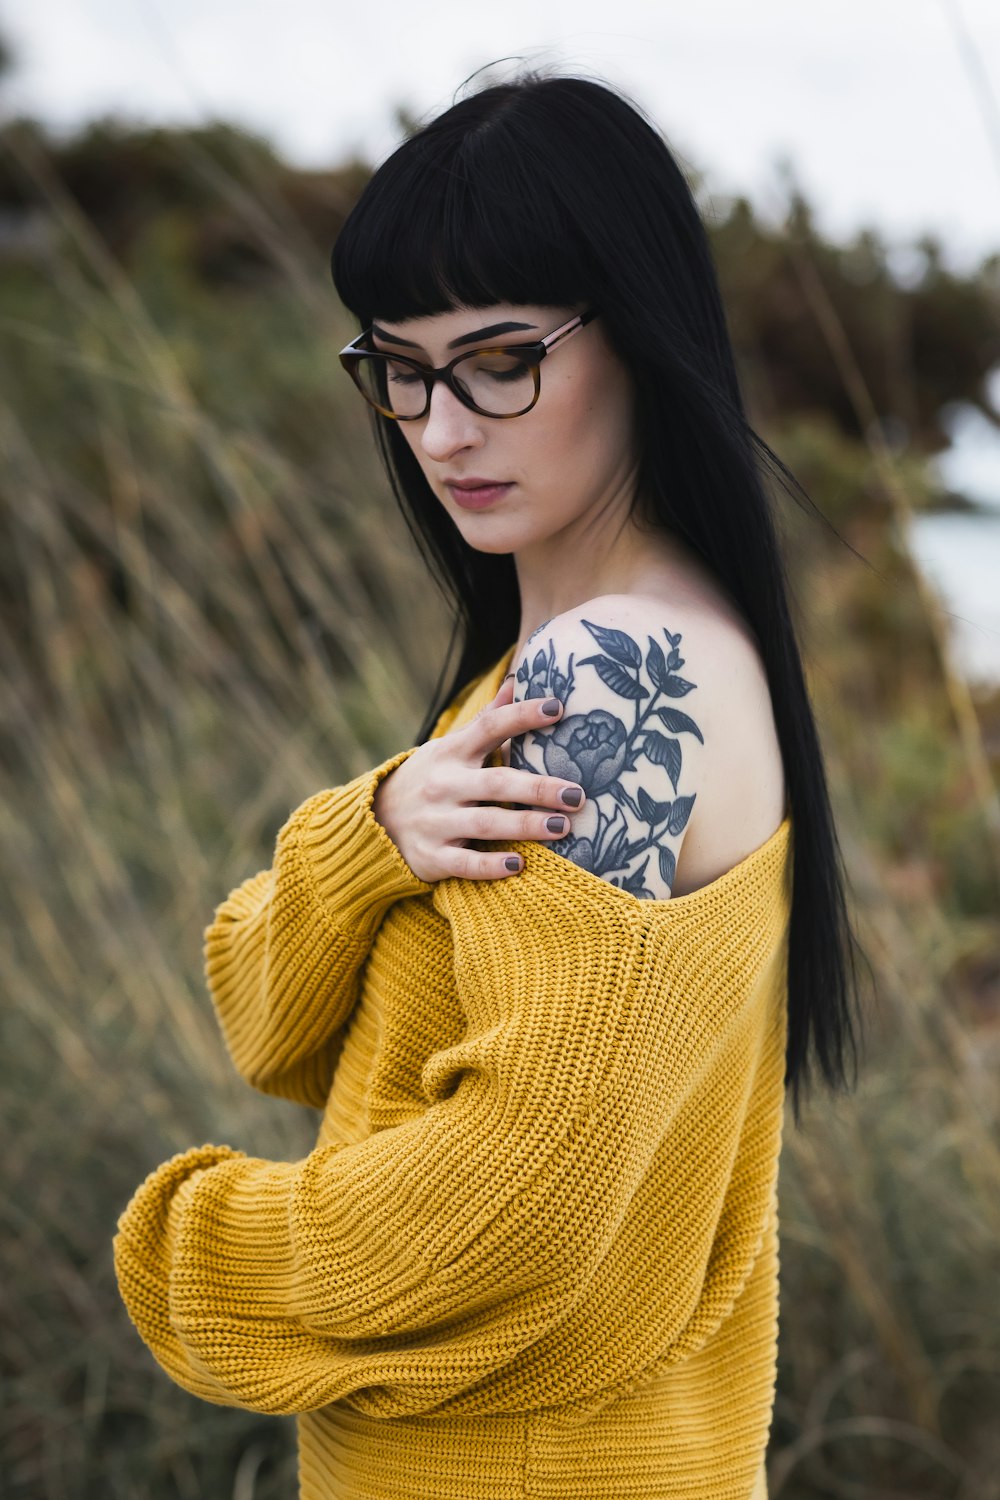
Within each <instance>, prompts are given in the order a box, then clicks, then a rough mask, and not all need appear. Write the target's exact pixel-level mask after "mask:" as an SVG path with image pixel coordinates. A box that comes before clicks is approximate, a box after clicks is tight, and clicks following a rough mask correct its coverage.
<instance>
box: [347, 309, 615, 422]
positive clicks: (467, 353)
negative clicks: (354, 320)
mask: <svg viewBox="0 0 1000 1500" xmlns="http://www.w3.org/2000/svg"><path fill="white" fill-rule="evenodd" d="M599 312H600V309H599V308H596V307H590V308H588V309H587V310H586V312H582V313H577V314H576V315H575V316H574V317H572V318H570V319H569V321H568V322H567V323H562V324H560V326H559V327H558V328H554V329H553V330H552V332H551V333H549V334H546V336H545V338H543V339H540V340H539V341H538V342H537V343H532V344H502V345H495V346H494V345H484V346H482V347H480V348H476V349H464V350H463V351H462V353H461V354H456V356H455V358H454V359H452V360H449V362H448V363H447V364H446V365H441V366H439V367H438V368H437V369H435V368H433V367H432V366H431V365H424V364H421V363H420V361H419V360H416V359H410V358H408V357H407V356H406V355H403V354H393V353H390V351H389V350H386V349H373V348H371V347H369V348H364V347H363V345H364V343H365V340H366V339H370V338H371V333H372V330H371V329H370V328H366V329H365V331H364V333H359V334H358V336H357V338H356V339H352V340H351V342H350V343H349V344H347V345H345V347H344V348H343V349H341V351H340V356H339V357H340V363H341V364H342V365H343V367H344V369H345V370H346V371H347V373H348V375H350V377H351V379H352V380H353V381H354V384H355V385H356V386H357V388H358V390H359V391H360V392H361V394H362V396H364V398H365V400H366V401H367V402H368V404H369V405H370V406H373V407H374V408H375V410H376V411H378V412H381V414H382V416H383V417H391V419H392V420H393V421H394V422H419V421H420V420H421V418H422V417H426V415H427V412H428V410H429V408H430V404H431V391H432V389H433V386H434V382H435V380H443V381H444V382H445V384H446V385H447V386H448V388H449V390H451V391H452V392H453V393H454V394H455V395H456V396H457V397H458V399H459V401H461V403H462V405H463V406H467V407H468V408H469V410H470V411H475V412H478V413H479V415H480V416H481V417H493V418H495V419H496V420H497V421H498V422H505V421H507V420H508V419H509V418H510V417H523V416H524V414H525V412H529V411H530V410H531V408H532V407H533V406H534V404H535V402H536V401H537V400H538V395H539V392H540V390H541V386H542V377H541V371H540V369H539V366H540V365H541V362H542V360H543V359H544V358H545V356H546V355H547V354H549V353H551V351H552V350H553V349H554V348H555V347H556V345H557V344H560V343H562V342H563V341H564V340H566V339H568V338H572V336H573V334H574V333H578V332H579V331H580V329H581V328H584V327H586V325H587V324H588V323H589V322H590V321H591V320H592V319H593V318H596V317H597V316H598V314H599ZM476 354H517V355H519V356H520V358H521V359H523V360H524V362H525V364H527V365H528V366H529V367H530V369H531V374H532V379H533V381H534V386H535V390H534V394H533V396H532V398H531V400H530V401H529V402H528V405H527V406H523V407H522V408H521V410H520V411H508V412H495V411H485V410H484V409H483V408H482V407H481V406H477V404H476V402H475V401H473V399H472V397H471V396H470V395H469V393H468V391H465V390H463V389H462V387H461V386H460V385H459V384H458V381H457V380H456V379H455V377H454V375H453V373H452V372H453V370H454V368H455V366H456V365H458V364H461V362H462V360H465V359H470V358H471V357H472V356H473V355H476ZM373 357H374V358H375V359H387V358H389V359H391V360H392V362H393V364H394V365H397V364H398V365H407V366H408V367H409V368H410V369H411V370H413V371H415V373H416V374H418V375H420V376H421V377H422V378H423V382H424V390H425V393H426V400H425V402H424V407H423V410H422V411H418V412H414V413H413V414H412V415H408V416H400V414H399V412H395V411H389V410H388V409H387V408H386V407H384V406H382V405H381V403H380V402H378V401H375V400H373V399H372V397H371V395H370V394H369V393H368V391H366V390H365V388H364V386H363V385H362V384H361V365H362V363H363V362H364V361H365V360H370V359H372V358H373Z"/></svg>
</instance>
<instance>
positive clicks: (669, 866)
mask: <svg viewBox="0 0 1000 1500" xmlns="http://www.w3.org/2000/svg"><path fill="white" fill-rule="evenodd" d="M676 873H677V861H676V859H675V858H674V851H673V850H672V849H661V850H660V879H661V880H662V881H663V882H664V884H665V885H668V886H669V887H670V889H671V891H673V888H674V876H675V875H676Z"/></svg>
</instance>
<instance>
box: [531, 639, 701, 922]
mask: <svg viewBox="0 0 1000 1500" xmlns="http://www.w3.org/2000/svg"><path fill="white" fill-rule="evenodd" d="M549 623H550V621H546V622H545V625H547V624H549ZM582 623H583V624H584V625H585V626H586V627H587V629H588V630H589V631H590V633H591V635H592V636H593V637H594V639H595V641H596V642H597V644H598V646H599V647H600V648H601V649H600V651H599V652H598V653H596V654H595V655H593V656H585V657H582V658H581V659H579V660H578V661H577V662H576V663H575V664H574V661H573V653H572V652H571V653H570V656H569V660H568V662H567V664H566V669H565V671H563V670H562V668H561V667H560V666H559V665H558V664H557V662H556V659H555V649H554V647H553V644H552V640H551V637H550V639H549V644H548V650H547V651H545V650H543V649H539V650H538V651H537V652H536V653H535V656H534V657H533V658H531V657H530V654H529V653H528V651H527V646H528V645H530V644H531V642H532V641H533V640H534V639H535V637H536V636H538V635H539V634H540V633H541V631H543V630H544V629H545V625H540V626H539V627H538V629H537V630H536V631H534V632H533V633H532V635H531V636H530V637H529V638H528V641H527V643H526V649H525V655H524V658H523V660H522V661H521V665H520V667H519V668H518V671H517V673H516V681H517V682H518V683H519V684H521V685H522V687H523V691H522V693H521V695H520V696H521V697H522V698H558V699H559V700H560V702H561V703H562V705H563V715H562V717H561V718H560V720H559V721H558V723H557V724H554V725H553V726H552V728H551V729H546V730H544V732H541V733H538V732H536V731H534V730H529V731H526V733H528V734H534V735H535V738H536V740H537V742H538V745H539V747H540V749H541V754H542V759H543V761H544V764H545V770H546V771H547V772H548V774H549V775H550V776H559V777H564V778H566V779H567V780H570V781H576V782H578V783H579V784H580V786H582V787H583V789H584V791H585V792H586V794H587V803H586V804H585V811H584V816H586V814H587V813H588V812H589V813H590V824H589V826H588V832H587V834H586V835H584V834H582V833H581V832H578V831H577V832H572V831H571V832H570V833H568V834H567V835H566V837H565V838H563V839H558V840H553V841H552V842H551V847H552V848H554V849H555V850H556V852H557V853H559V854H563V855H565V856H566V857H567V858H568V859H570V860H572V861H573V863H574V864H577V865H580V866H582V867H583V868H584V869H585V870H590V871H591V872H592V873H593V874H595V875H599V876H601V877H602V878H603V879H606V880H609V881H610V883H611V884H612V885H616V886H619V887H620V888H621V889H622V890H625V891H628V892H630V893H631V894H632V895H633V896H638V897H640V898H642V899H644V900H647V899H648V900H655V899H656V892H655V891H652V890H650V889H649V888H648V887H647V885H646V872H647V868H648V865H649V861H650V859H651V858H652V857H654V856H655V858H656V860H657V865H658V869H659V875H660V879H661V881H662V882H663V883H664V884H665V885H666V886H668V887H670V889H671V890H672V889H673V884H674V877H675V874H676V860H675V857H674V852H673V850H672V849H671V848H669V847H668V846H667V844H666V843H665V842H664V840H665V839H666V838H667V837H668V836H670V835H677V834H679V833H681V832H683V830H684V828H685V827H686V826H687V822H688V819H689V818H690V816H691V809H692V807H693V806H694V802H695V797H694V796H678V795H677V784H678V781H679V780H680V774H681V766H682V759H683V757H682V751H681V742H680V739H679V738H678V736H680V735H682V734H693V735H694V736H695V738H696V739H697V740H699V741H700V742H701V743H702V744H704V738H703V736H702V733H701V730H700V729H699V728H698V726H697V724H696V723H695V722H694V720H693V719H691V718H689V717H688V715H687V714H684V713H681V711H680V710H679V709H677V708H675V707H674V706H673V704H672V703H671V701H670V700H671V699H678V698H683V697H685V696H686V695H687V694H688V693H689V692H691V690H692V688H694V686H695V684H694V683H693V682H688V681H687V679H686V678H684V677H681V676H680V675H678V674H679V672H680V668H681V667H683V665H684V659H683V657H682V656H681V654H680V651H679V650H678V647H679V645H680V641H681V635H680V632H678V633H677V634H676V635H671V633H670V631H669V630H667V629H666V628H664V631H663V634H664V636H665V637H666V640H667V642H668V647H669V649H668V650H667V651H666V652H664V649H663V647H662V646H661V645H660V644H659V642H658V641H656V640H654V638H653V637H652V636H648V637H647V639H648V641H649V649H648V651H647V652H646V655H645V661H644V660H643V653H642V650H641V649H640V647H639V646H638V645H637V644H636V642H635V641H634V640H633V639H632V637H631V636H630V635H629V634H628V633H627V632H626V631H624V630H611V629H607V628H606V627H604V626H601V625H595V624H593V623H592V622H591V621H590V620H584V621H583V622H582ZM582 667H587V668H589V669H591V670H593V671H594V672H596V673H597V675H598V677H599V678H600V679H601V681H602V682H603V683H604V685H605V687H608V688H610V689H611V691H612V692H613V693H614V694H615V695H616V696H617V697H619V698H621V699H622V708H621V713H620V714H618V713H613V712H609V711H608V710H607V709H603V708H592V709H591V710H590V711H589V712H588V713H572V712H568V711H567V710H568V709H569V700H570V699H571V697H572V695H573V689H574V685H575V680H576V672H577V671H578V670H579V669H580V668H582ZM647 682H649V683H652V688H653V691H652V692H650V689H649V687H647V686H646V683H647ZM646 700H648V701H646ZM661 700H662V701H661ZM629 710H631V713H630V711H629ZM627 718H630V719H631V723H626V722H625V720H626V719H627ZM665 730H666V731H667V733H664V731H665ZM525 737H526V736H525V735H518V736H516V737H515V738H514V739H512V740H511V747H510V764H511V765H512V766H515V767H517V768H518V769H519V770H526V771H532V770H537V767H536V766H533V765H531V764H530V763H529V761H528V760H526V759H525V756H524V751H523V748H522V746H523V742H524V740H525ZM655 767H663V768H665V770H666V773H667V775H668V777H669V778H670V784H671V786H672V787H673V791H674V796H673V797H672V798H670V799H668V800H666V801H663V800H660V801H658V800H656V799H655V798H654V797H653V796H652V795H651V794H650V791H649V785H650V784H652V783H653V782H654V777H655V775H656V773H655V771H654V769H653V768H655ZM626 772H634V773H636V775H637V776H638V777H644V779H645V780H646V782H647V785H641V784H640V785H638V786H635V785H634V783H633V789H632V791H629V790H627V789H626V787H625V786H624V785H623V784H622V776H623V775H624V774H625V773H626ZM575 827H576V828H577V829H579V827H580V822H577V824H576V825H575ZM635 861H640V862H639V863H638V865H637V867H636V868H634V869H630V867H631V866H632V865H633V864H634V862H635Z"/></svg>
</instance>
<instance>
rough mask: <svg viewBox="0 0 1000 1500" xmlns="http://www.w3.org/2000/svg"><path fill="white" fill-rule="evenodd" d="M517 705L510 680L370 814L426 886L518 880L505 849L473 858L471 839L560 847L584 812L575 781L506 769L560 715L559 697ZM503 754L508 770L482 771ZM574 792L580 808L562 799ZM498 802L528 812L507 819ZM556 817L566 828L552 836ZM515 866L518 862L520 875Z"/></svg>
mask: <svg viewBox="0 0 1000 1500" xmlns="http://www.w3.org/2000/svg"><path fill="white" fill-rule="evenodd" d="M513 699H514V678H513V676H510V677H508V678H507V679H506V680H505V681H504V682H502V683H501V684H500V687H499V688H498V689H497V692H496V695H495V697H494V698H493V700H492V702H490V703H488V704H487V705H486V707H485V708H482V709H480V711H479V713H478V714H477V715H476V717H475V718H474V719H473V720H472V721H471V722H470V723H468V724H466V725H463V727H462V728H461V729H452V730H450V731H449V732H448V733H447V734H443V735H441V736H440V738H438V739H436V740H427V741H426V743H425V744H423V745H418V746H417V748H416V750H414V752H413V754H412V755H411V756H409V757H408V758H407V759H406V760H404V761H403V762H402V764H401V765H398V766H397V767H396V769H395V770H394V771H391V772H390V773H389V775H388V776H386V777H384V778H383V780H382V781H381V782H380V783H379V786H378V790H377V791H376V793H375V800H374V803H373V805H372V811H373V812H374V814H375V817H376V818H377V819H378V821H379V822H380V823H381V824H382V827H383V828H384V829H385V830H386V832H387V833H388V835H389V837H390V838H391V839H392V841H393V843H394V844H395V845H396V848H397V849H398V850H399V852H400V854H401V855H402V856H403V858H404V859H405V860H406V863H407V864H408V865H409V867H410V869H411V870H412V871H413V873H414V875H416V877H417V879H418V880H426V881H428V882H433V881H436V880H446V879H448V877H449V876H453V875H457V876H460V877H461V878H462V879H464V880H496V879H499V878H500V877H502V876H504V875H514V874H517V872H518V871H519V870H520V868H521V864H522V861H521V860H520V859H519V858H517V856H515V855H513V854H510V853H508V852H507V851H505V850H498V851H497V852H496V853H489V852H483V851H482V850H479V849H470V848H468V847H467V843H466V840H468V839H483V840H488V839H561V838H564V837H565V836H566V833H567V832H568V830H569V819H570V817H571V816H572V814H573V813H575V812H579V811H580V809H581V808H582V807H583V805H584V802H585V800H586V799H585V795H584V792H583V788H582V787H581V786H579V785H578V784H577V783H576V782H573V781H563V780H562V779H561V778H559V777H556V776H538V775H536V774H535V773H534V772H533V771H519V770H512V769H511V767H510V765H509V764H506V762H507V761H508V760H509V745H510V741H511V740H512V739H513V738H515V737H516V736H517V735H520V734H524V733H525V731H526V730H530V729H538V728H540V727H541V726H542V725H545V724H554V723H556V722H557V720H558V718H559V715H560V714H561V713H562V704H561V703H560V702H559V700H558V699H557V698H550V699H542V698H526V699H524V701H523V702H521V703H515V702H514V701H513ZM546 702H548V704H549V705H550V706H552V705H555V707H556V710H557V711H556V713H555V714H546V713H544V712H543V704H544V703H546ZM499 747H504V748H505V754H504V761H505V764H504V765H502V766H484V765H483V762H484V760H486V759H487V758H488V757H489V756H490V755H491V754H492V753H493V751H494V750H496V749H498V748H499ZM566 791H569V792H572V793H577V792H578V793H579V803H578V805H577V806H575V807H572V806H570V805H569V803H567V802H564V801H563V800H562V796H561V794H562V793H563V792H566ZM499 802H520V803H526V804H527V806H526V808H524V809H521V810H508V809H506V808H502V807H497V806H496V805H495V804H496V803H499ZM556 813H559V814H561V815H562V816H561V818H559V817H556V816H555V815H556ZM549 818H555V821H556V822H557V823H561V826H559V827H550V826H549V824H548V821H547V820H548V819H549ZM508 860H514V866H513V868H511V867H509V866H508V864H507V861H508Z"/></svg>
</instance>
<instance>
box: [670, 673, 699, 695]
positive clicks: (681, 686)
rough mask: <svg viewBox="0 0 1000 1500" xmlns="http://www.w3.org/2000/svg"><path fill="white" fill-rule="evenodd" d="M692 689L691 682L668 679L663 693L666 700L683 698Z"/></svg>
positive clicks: (676, 678) (680, 678)
mask: <svg viewBox="0 0 1000 1500" xmlns="http://www.w3.org/2000/svg"><path fill="white" fill-rule="evenodd" d="M693 687H694V683H693V682H687V681H686V680H685V679H684V678H683V677H668V678H667V680H666V683H665V684H664V688H663V691H664V692H665V693H666V695H667V697H668V698H683V697H684V695H685V693H689V692H690V691H691V689H692V688H693Z"/></svg>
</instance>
